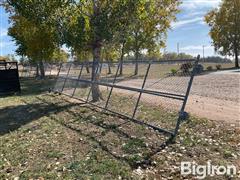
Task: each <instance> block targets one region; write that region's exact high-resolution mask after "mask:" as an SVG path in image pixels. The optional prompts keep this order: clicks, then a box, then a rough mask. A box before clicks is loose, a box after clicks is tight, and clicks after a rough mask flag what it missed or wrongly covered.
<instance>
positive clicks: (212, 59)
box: [201, 56, 233, 63]
mask: <svg viewBox="0 0 240 180" xmlns="http://www.w3.org/2000/svg"><path fill="white" fill-rule="evenodd" d="M201 61H203V62H209V63H233V62H232V61H231V60H230V59H228V58H222V57H219V56H209V57H206V58H204V59H201Z"/></svg>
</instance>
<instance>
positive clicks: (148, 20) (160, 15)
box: [128, 0, 179, 75]
mask: <svg viewBox="0 0 240 180" xmlns="http://www.w3.org/2000/svg"><path fill="white" fill-rule="evenodd" d="M178 5H179V1H177V0H141V1H139V3H138V6H137V9H136V11H135V13H134V19H133V24H132V25H131V34H130V38H129V41H128V44H129V45H128V46H129V47H130V48H131V50H132V51H133V52H134V55H135V61H136V67H135V75H137V74H138V59H139V57H140V53H141V51H142V50H145V49H146V50H148V52H149V53H151V52H154V51H155V52H156V47H158V48H159V49H160V48H161V47H164V46H165V39H166V33H167V30H168V29H169V28H170V26H171V22H172V21H174V20H175V19H176V17H175V15H176V13H177V12H178Z"/></svg>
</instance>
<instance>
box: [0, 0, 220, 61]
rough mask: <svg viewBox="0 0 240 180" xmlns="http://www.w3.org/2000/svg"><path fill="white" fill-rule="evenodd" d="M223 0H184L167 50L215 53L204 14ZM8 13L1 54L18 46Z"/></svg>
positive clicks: (2, 20)
mask: <svg viewBox="0 0 240 180" xmlns="http://www.w3.org/2000/svg"><path fill="white" fill-rule="evenodd" d="M220 2H221V0H182V4H181V5H180V9H181V12H180V13H179V14H178V15H177V22H173V23H172V28H171V30H169V32H168V39H167V47H166V51H167V52H177V44H179V51H180V52H184V53H188V54H191V55H193V56H197V55H198V54H200V55H201V56H202V55H203V46H205V48H204V49H205V56H212V55H215V52H214V48H213V47H212V46H211V38H210V37H209V35H208V33H209V27H208V26H207V24H206V23H205V22H204V20H203V18H204V15H205V14H206V13H207V12H208V11H210V10H211V9H213V8H216V7H218V5H219V4H220ZM9 26H10V24H9V22H8V14H6V13H5V11H4V9H3V8H2V7H0V55H1V56H4V55H8V54H14V53H15V50H16V46H15V44H14V42H13V41H12V39H11V37H9V36H8V35H7V31H8V27H9Z"/></svg>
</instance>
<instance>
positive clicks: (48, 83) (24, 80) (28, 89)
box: [20, 76, 56, 96]
mask: <svg viewBox="0 0 240 180" xmlns="http://www.w3.org/2000/svg"><path fill="white" fill-rule="evenodd" d="M55 82H56V77H55V76H48V77H46V78H45V79H43V80H41V79H36V78H33V77H21V78H20V84H21V94H20V95H22V96H29V95H38V94H41V93H44V92H47V91H49V89H51V88H53V87H54V84H55Z"/></svg>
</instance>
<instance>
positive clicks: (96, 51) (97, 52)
mask: <svg viewBox="0 0 240 180" xmlns="http://www.w3.org/2000/svg"><path fill="white" fill-rule="evenodd" d="M100 56H101V46H100V45H96V46H95V47H94V48H93V64H92V81H95V82H98V81H99V78H100V74H99V68H100V67H99V61H100ZM100 99H102V95H101V92H100V89H99V85H98V84H92V101H93V102H97V101H100Z"/></svg>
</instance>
